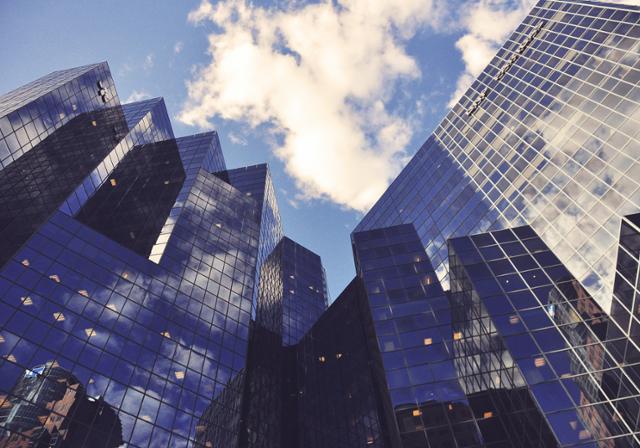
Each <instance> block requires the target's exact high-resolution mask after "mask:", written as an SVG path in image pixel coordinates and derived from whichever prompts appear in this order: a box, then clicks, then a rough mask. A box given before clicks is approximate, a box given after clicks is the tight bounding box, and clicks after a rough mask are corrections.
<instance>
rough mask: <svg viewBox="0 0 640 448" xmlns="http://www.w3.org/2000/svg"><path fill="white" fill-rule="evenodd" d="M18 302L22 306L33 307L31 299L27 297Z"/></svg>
mask: <svg viewBox="0 0 640 448" xmlns="http://www.w3.org/2000/svg"><path fill="white" fill-rule="evenodd" d="M20 301H21V302H22V304H23V305H24V306H31V305H33V300H31V297H29V296H25V297H21V298H20Z"/></svg>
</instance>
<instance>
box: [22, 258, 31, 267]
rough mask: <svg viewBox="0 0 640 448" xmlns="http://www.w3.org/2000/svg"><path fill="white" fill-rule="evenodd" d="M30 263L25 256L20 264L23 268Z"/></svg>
mask: <svg viewBox="0 0 640 448" xmlns="http://www.w3.org/2000/svg"><path fill="white" fill-rule="evenodd" d="M30 264H31V263H29V260H27V259H26V258H25V259H24V260H22V266H24V267H25V268H28V267H29V266H30Z"/></svg>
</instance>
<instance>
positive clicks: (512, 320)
mask: <svg viewBox="0 0 640 448" xmlns="http://www.w3.org/2000/svg"><path fill="white" fill-rule="evenodd" d="M518 322H520V318H519V317H518V316H510V317H509V323H510V324H511V325H516V324H517V323H518Z"/></svg>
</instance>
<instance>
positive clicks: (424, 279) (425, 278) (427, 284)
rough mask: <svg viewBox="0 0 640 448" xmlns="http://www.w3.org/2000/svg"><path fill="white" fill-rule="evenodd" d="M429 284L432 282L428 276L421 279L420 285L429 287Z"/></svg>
mask: <svg viewBox="0 0 640 448" xmlns="http://www.w3.org/2000/svg"><path fill="white" fill-rule="evenodd" d="M431 283H433V280H432V279H431V276H430V275H425V276H424V278H423V279H422V284H423V285H425V286H429V285H430V284H431Z"/></svg>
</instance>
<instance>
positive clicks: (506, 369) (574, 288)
mask: <svg viewBox="0 0 640 448" xmlns="http://www.w3.org/2000/svg"><path fill="white" fill-rule="evenodd" d="M449 247H450V250H451V252H450V255H451V260H450V266H451V286H452V288H451V293H452V297H453V302H452V303H454V304H455V306H457V310H456V311H455V312H454V316H456V317H457V319H456V323H455V324H454V325H458V326H459V331H460V338H459V340H458V341H455V344H457V345H458V347H457V352H458V356H459V363H460V364H464V365H466V368H464V369H462V371H463V373H464V376H463V383H464V384H468V386H467V387H470V388H474V389H475V390H491V389H497V388H505V389H507V390H517V389H518V388H519V387H520V386H521V385H524V386H526V387H527V388H528V390H529V393H530V394H531V396H532V397H533V400H534V401H535V403H536V407H537V408H538V409H539V411H540V412H541V413H542V414H543V415H544V418H545V420H546V422H547V424H548V427H549V428H550V430H551V432H552V433H553V436H554V438H555V440H556V442H555V444H550V446H574V445H580V446H595V445H594V444H597V446H606V447H609V446H610V447H632V446H637V445H638V443H640V439H639V436H640V434H639V433H638V424H637V418H638V416H637V412H633V411H632V410H633V409H638V405H639V400H640V395H639V394H640V387H639V385H640V382H639V381H638V380H639V379H640V377H639V376H638V368H637V365H633V362H634V360H633V357H629V358H627V359H628V361H629V363H628V364H627V363H622V362H621V361H622V359H621V357H622V356H623V355H624V354H623V353H620V352H618V351H617V348H618V347H620V344H619V342H625V344H623V345H622V347H625V346H626V348H627V350H629V349H631V347H630V346H629V345H633V344H629V345H628V344H626V343H628V342H630V341H631V340H630V339H629V338H627V337H626V336H623V335H620V333H619V332H617V331H612V330H615V329H616V328H617V324H616V323H615V322H614V321H613V320H610V319H609V317H608V316H607V315H606V314H605V313H604V311H603V310H602V308H601V307H600V306H599V305H598V304H597V303H596V302H595V301H594V300H593V299H592V298H591V297H590V296H589V295H588V294H587V292H586V290H585V289H584V288H583V287H582V286H581V285H580V283H579V282H578V281H577V280H576V279H575V278H574V277H573V276H572V275H571V274H570V273H569V271H568V270H567V268H566V267H565V266H564V265H563V264H561V262H560V260H559V259H558V258H557V257H556V256H555V255H554V253H553V252H552V251H550V250H549V247H548V246H546V245H545V244H544V242H543V241H542V239H541V238H540V237H539V236H538V235H537V234H536V233H535V232H534V231H533V230H532V228H531V227H528V226H526V227H518V228H515V229H513V230H509V229H507V230H501V231H494V232H491V233H485V234H479V235H474V236H472V237H460V238H455V239H452V240H450V242H449ZM467 350H469V351H470V353H469V354H470V356H465V352H466V351H467ZM633 350H634V351H635V353H638V351H637V347H636V348H633ZM489 352H494V356H487V355H489ZM482 354H484V356H479V355H482ZM495 355H498V356H495ZM636 356H637V355H636ZM635 362H637V357H636V358H635ZM511 407H512V408H516V407H515V406H511ZM531 430H533V431H534V432H535V431H536V428H535V427H533V428H531ZM525 433H527V432H525ZM527 439H529V438H527ZM517 445H518V446H524V445H521V443H517ZM545 446H547V445H545Z"/></svg>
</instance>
